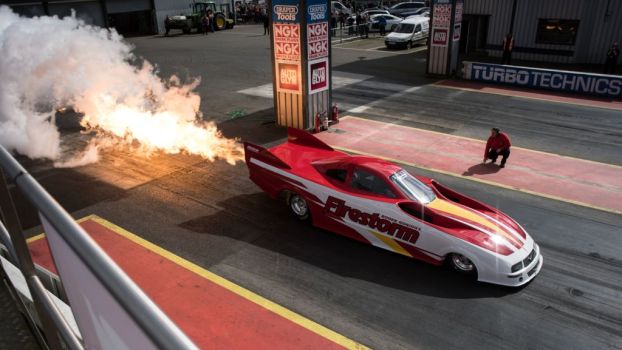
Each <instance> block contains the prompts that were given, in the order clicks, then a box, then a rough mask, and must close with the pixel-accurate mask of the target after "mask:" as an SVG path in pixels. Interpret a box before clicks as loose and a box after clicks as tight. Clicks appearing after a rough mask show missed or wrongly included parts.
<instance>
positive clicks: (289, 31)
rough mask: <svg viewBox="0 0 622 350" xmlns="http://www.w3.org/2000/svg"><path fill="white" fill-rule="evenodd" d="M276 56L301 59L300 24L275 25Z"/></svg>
mask: <svg viewBox="0 0 622 350" xmlns="http://www.w3.org/2000/svg"><path fill="white" fill-rule="evenodd" d="M272 36H273V37H274V58H276V59H277V60H288V61H300V56H301V55H300V25H299V24H282V23H275V24H274V25H273V32H272Z"/></svg>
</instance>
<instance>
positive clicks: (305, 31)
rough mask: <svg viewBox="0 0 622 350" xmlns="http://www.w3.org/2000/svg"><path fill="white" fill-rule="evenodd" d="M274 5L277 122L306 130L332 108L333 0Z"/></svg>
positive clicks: (275, 1)
mask: <svg viewBox="0 0 622 350" xmlns="http://www.w3.org/2000/svg"><path fill="white" fill-rule="evenodd" d="M269 9H270V11H271V14H272V15H271V18H272V34H271V35H272V42H271V48H272V64H273V72H274V74H273V85H274V87H273V89H274V110H275V112H276V122H277V124H278V125H281V126H290V127H294V128H297V129H305V130H307V129H310V128H311V127H312V126H313V124H314V118H315V116H316V115H319V116H328V115H329V111H330V103H331V83H330V75H331V66H330V37H329V25H328V21H329V6H328V0H272V1H271V2H270V3H269Z"/></svg>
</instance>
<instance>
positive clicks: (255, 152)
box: [244, 128, 334, 169]
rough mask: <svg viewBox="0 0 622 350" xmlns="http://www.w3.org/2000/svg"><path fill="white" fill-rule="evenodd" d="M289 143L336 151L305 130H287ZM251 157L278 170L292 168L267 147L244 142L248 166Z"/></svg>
mask: <svg viewBox="0 0 622 350" xmlns="http://www.w3.org/2000/svg"><path fill="white" fill-rule="evenodd" d="M287 142H288V143H292V144H295V145H299V146H306V147H312V148H317V149H322V150H326V151H334V149H333V148H332V147H330V146H329V145H327V144H325V143H324V142H322V141H321V140H320V139H318V138H316V137H315V136H313V135H311V134H310V133H308V132H306V131H304V130H298V129H294V128H288V129H287ZM251 156H252V157H253V158H256V159H258V160H261V161H262V162H265V163H268V164H270V165H272V166H275V167H277V168H281V169H291V166H289V164H287V163H286V162H284V161H283V160H282V159H280V158H279V157H277V156H276V155H274V153H272V152H270V151H269V150H268V149H266V148H265V147H262V146H259V145H255V144H252V143H250V142H244V158H245V160H246V164H248V162H249V161H250V158H251Z"/></svg>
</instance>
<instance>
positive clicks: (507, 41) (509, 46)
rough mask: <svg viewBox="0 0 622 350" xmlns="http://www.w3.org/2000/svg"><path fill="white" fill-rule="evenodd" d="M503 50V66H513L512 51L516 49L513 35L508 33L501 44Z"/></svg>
mask: <svg viewBox="0 0 622 350" xmlns="http://www.w3.org/2000/svg"><path fill="white" fill-rule="evenodd" d="M501 46H502V49H503V57H502V58H501V64H512V50H513V49H514V37H513V36H512V33H508V34H507V35H506V36H505V38H503V41H502V42H501Z"/></svg>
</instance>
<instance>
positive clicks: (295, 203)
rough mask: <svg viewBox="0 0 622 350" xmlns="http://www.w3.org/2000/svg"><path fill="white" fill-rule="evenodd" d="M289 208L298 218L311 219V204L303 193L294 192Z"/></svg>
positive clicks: (301, 219) (302, 219) (290, 198)
mask: <svg viewBox="0 0 622 350" xmlns="http://www.w3.org/2000/svg"><path fill="white" fill-rule="evenodd" d="M289 209H290V210H291V212H292V214H294V216H295V217H296V218H298V220H300V221H304V220H307V219H309V206H308V205H307V201H306V200H305V199H304V198H303V197H302V196H301V195H299V194H295V193H294V194H292V195H291V196H290V197H289Z"/></svg>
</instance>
